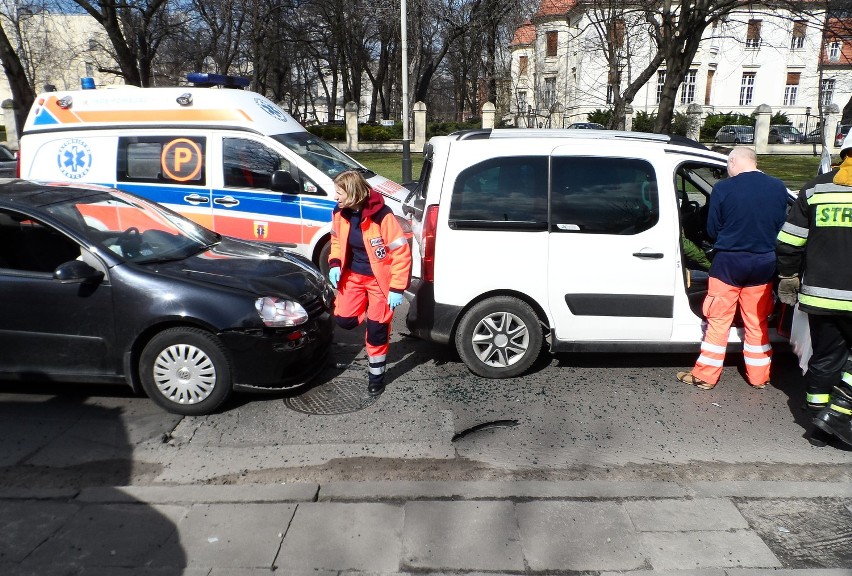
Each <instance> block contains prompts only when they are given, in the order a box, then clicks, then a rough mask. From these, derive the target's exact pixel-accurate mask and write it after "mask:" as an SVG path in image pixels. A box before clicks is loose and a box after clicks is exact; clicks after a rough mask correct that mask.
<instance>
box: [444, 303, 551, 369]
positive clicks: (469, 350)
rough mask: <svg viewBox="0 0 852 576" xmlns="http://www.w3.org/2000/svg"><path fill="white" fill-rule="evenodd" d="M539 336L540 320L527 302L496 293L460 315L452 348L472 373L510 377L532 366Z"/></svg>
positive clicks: (538, 349) (540, 332) (539, 339)
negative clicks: (453, 347) (454, 343)
mask: <svg viewBox="0 0 852 576" xmlns="http://www.w3.org/2000/svg"><path fill="white" fill-rule="evenodd" d="M542 338H543V335H542V329H541V323H540V322H539V319H538V316H537V315H536V313H535V312H534V311H533V309H532V308H531V307H530V305H529V304H527V303H526V302H524V301H523V300H519V299H518V298H514V297H512V296H496V297H494V298H489V299H487V300H483V301H482V302H479V303H477V304H476V305H474V306H473V307H472V308H471V309H470V310H468V311H467V312H466V313H465V314H464V316H462V319H461V322H459V327H458V330H456V350H457V351H458V353H459V356H460V357H461V359H462V361H464V363H465V365H466V366H467V367H468V369H469V370H470V371H471V372H473V373H474V374H477V375H479V376H483V377H485V378H511V377H513V376H518V375H519V374H522V373H523V372H526V371H527V370H528V369H529V368H530V366H532V365H533V362H535V361H536V359H537V358H538V355H539V353H540V352H541V343H542Z"/></svg>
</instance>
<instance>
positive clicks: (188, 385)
mask: <svg viewBox="0 0 852 576" xmlns="http://www.w3.org/2000/svg"><path fill="white" fill-rule="evenodd" d="M139 379H140V380H141V381H142V387H143V388H144V389H145V392H146V393H147V394H148V397H149V398H151V400H153V401H154V402H156V403H157V404H158V405H159V406H160V407H162V408H164V409H166V410H168V411H169V412H172V413H174V414H183V415H186V416H201V415H203V414H209V413H211V412H212V411H213V410H215V409H216V408H218V407H219V406H220V405H221V404H222V402H224V401H225V400H226V399H227V398H228V396H230V395H231V389H232V385H231V366H230V363H229V362H228V357H227V355H226V353H225V347H224V346H223V345H222V343H221V342H220V341H219V339H218V338H216V336H214V335H213V334H210V333H209V332H205V331H204V330H201V329H198V328H169V329H168V330H163V331H162V332H160V333H159V334H157V335H156V336H154V337H153V338H151V341H150V342H148V345H147V346H145V349H144V350H143V351H142V356H141V357H140V359H139Z"/></svg>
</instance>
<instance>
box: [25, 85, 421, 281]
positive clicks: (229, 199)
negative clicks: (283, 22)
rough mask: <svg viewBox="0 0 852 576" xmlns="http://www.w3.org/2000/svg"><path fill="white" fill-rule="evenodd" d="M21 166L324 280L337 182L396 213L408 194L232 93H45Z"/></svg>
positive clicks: (273, 108) (241, 93) (33, 114)
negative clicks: (303, 267) (267, 245)
mask: <svg viewBox="0 0 852 576" xmlns="http://www.w3.org/2000/svg"><path fill="white" fill-rule="evenodd" d="M223 78H229V77H223ZM193 80H194V81H196V82H198V81H200V79H197V78H194V79H193ZM206 80H214V79H211V78H206ZM19 166H20V174H19V175H20V177H21V178H25V179H29V180H38V181H51V182H62V181H67V182H75V183H90V184H100V185H105V186H109V187H114V188H120V189H122V190H126V191H129V192H134V193H136V194H139V195H141V196H145V197H147V198H149V199H151V200H154V201H156V202H159V203H160V204H163V205H165V206H167V207H169V208H171V209H172V210H175V211H176V212H179V213H181V214H183V215H184V216H187V217H189V218H191V219H192V220H194V221H196V222H198V223H199V224H201V225H203V226H205V227H207V228H210V229H212V230H215V231H216V232H219V233H221V234H224V235H227V236H234V237H237V238H246V239H252V240H263V241H266V242H271V243H275V244H278V245H280V246H282V247H285V248H289V249H292V250H295V251H297V252H300V253H301V254H303V255H305V256H307V257H308V258H310V259H311V260H313V261H314V263H316V264H317V265H318V266H320V268H322V269H323V270H324V271H325V270H326V268H327V266H328V264H327V261H328V249H329V242H328V240H329V234H330V229H331V213H332V211H333V209H334V207H335V205H336V202H335V200H334V187H333V185H332V179H333V178H334V177H335V176H337V175H338V174H339V173H341V172H342V171H344V170H348V169H356V170H359V171H361V172H362V173H363V174H364V176H365V177H366V178H367V179H368V181H369V183H370V185H371V186H372V187H373V188H374V189H375V190H377V191H379V192H381V193H382V194H383V195H385V197H386V201H387V204H388V206H389V207H390V208H391V209H392V210H394V212H396V213H397V214H400V215H401V205H402V202H401V201H402V199H403V198H404V197H405V194H406V193H407V192H408V191H407V190H405V189H404V188H402V187H401V186H400V185H398V184H396V183H395V182H392V181H391V180H388V179H387V178H384V177H382V176H378V175H376V174H375V173H373V172H371V171H370V170H368V169H367V168H365V167H364V166H363V165H361V164H359V163H358V162H356V161H355V160H353V159H352V158H350V157H349V156H347V155H346V154H344V153H342V152H341V151H339V150H338V149H337V148H335V147H333V146H331V145H330V144H328V143H326V142H324V141H323V140H322V139H320V138H318V137H317V136H314V135H313V134H311V133H310V132H308V131H307V130H305V129H304V128H303V127H302V126H301V125H299V123H298V122H296V121H295V120H294V119H293V118H292V117H291V116H290V115H289V114H287V113H286V112H285V111H284V110H282V109H281V108H280V107H278V106H277V105H275V104H274V103H272V102H271V101H270V100H267V99H266V98H264V97H263V96H261V95H259V94H256V93H254V92H248V91H245V90H235V89H229V88H212V87H204V88H201V87H177V88H136V87H120V88H113V89H104V90H74V91H63V92H48V93H44V94H40V95H38V97H37V98H36V100H35V103H34V104H33V107H32V109H31V110H30V113H29V116H28V117H27V122H26V124H25V126H24V131H23V135H22V138H21V143H20V152H19ZM404 224H405V225H406V226H407V222H404Z"/></svg>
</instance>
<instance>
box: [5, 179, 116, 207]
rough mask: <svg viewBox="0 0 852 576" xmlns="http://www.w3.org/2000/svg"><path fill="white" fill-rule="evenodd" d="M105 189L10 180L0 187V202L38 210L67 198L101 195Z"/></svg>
mask: <svg viewBox="0 0 852 576" xmlns="http://www.w3.org/2000/svg"><path fill="white" fill-rule="evenodd" d="M105 191H106V190H105V189H103V190H102V189H90V188H78V187H76V186H68V185H64V184H59V183H57V184H43V183H38V182H30V181H28V180H12V181H10V182H9V183H8V184H2V185H0V202H2V203H4V204H6V205H9V206H19V207H31V208H38V207H41V206H49V205H50V204H55V203H57V202H60V201H63V200H68V198H86V197H88V196H94V195H97V194H103V193H104V192H105Z"/></svg>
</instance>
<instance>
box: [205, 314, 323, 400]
mask: <svg viewBox="0 0 852 576" xmlns="http://www.w3.org/2000/svg"><path fill="white" fill-rule="evenodd" d="M333 335H334V317H333V316H332V315H331V314H330V313H328V312H324V313H323V314H321V315H319V316H317V317H315V318H312V319H310V320H309V321H308V322H307V323H305V324H303V325H302V326H299V327H298V329H295V330H286V331H285V330H275V329H263V330H251V331H242V330H234V331H228V332H223V333H221V334H219V337H220V338H221V339H222V342H223V344H224V345H225V347H226V348H227V349H228V352H229V355H230V358H231V361H232V365H231V371H232V376H233V381H234V389H235V390H241V391H249V392H274V391H280V390H289V389H292V388H297V387H299V386H301V385H303V384H305V383H307V382H308V381H310V380H311V379H312V378H314V377H315V376H316V375H317V374H319V373H320V372H321V371H322V370H323V368H325V363H326V360H327V358H328V354H329V351H330V349H331V342H332V337H333Z"/></svg>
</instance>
